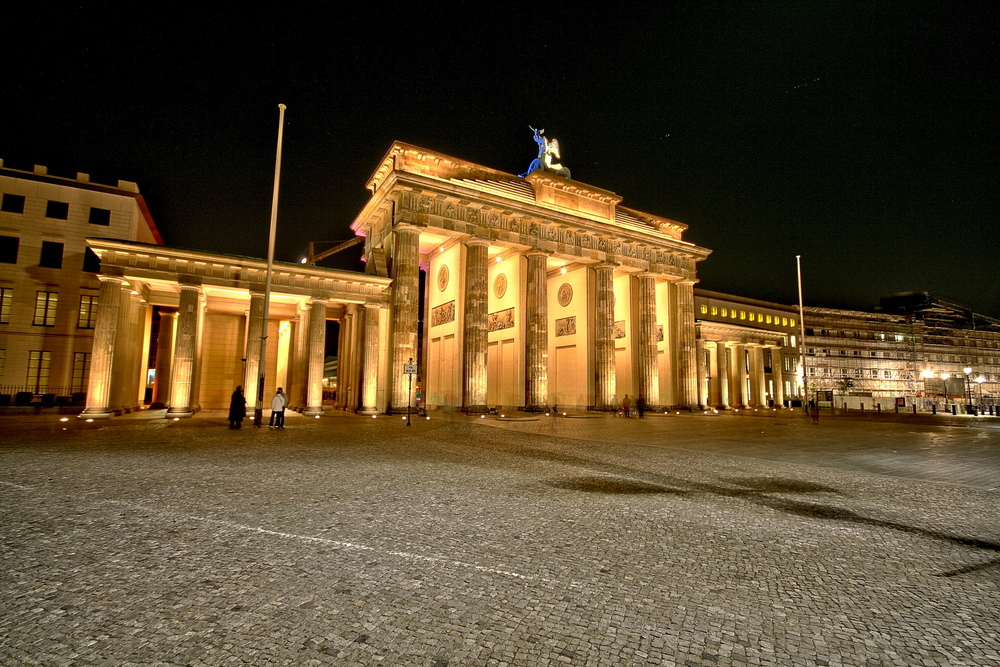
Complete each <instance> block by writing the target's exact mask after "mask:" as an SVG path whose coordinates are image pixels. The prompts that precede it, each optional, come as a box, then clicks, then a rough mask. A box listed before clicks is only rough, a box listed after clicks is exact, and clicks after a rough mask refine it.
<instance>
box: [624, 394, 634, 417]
mask: <svg viewBox="0 0 1000 667" xmlns="http://www.w3.org/2000/svg"><path fill="white" fill-rule="evenodd" d="M631 409H632V399H631V398H629V396H628V394H625V398H623V399H622V414H623V415H624V416H625V417H631V416H632V414H631V412H629V411H630V410H631Z"/></svg>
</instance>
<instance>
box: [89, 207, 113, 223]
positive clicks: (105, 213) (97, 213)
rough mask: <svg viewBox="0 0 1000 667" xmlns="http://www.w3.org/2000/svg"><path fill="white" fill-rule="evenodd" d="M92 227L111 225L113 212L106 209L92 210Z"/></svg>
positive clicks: (92, 208)
mask: <svg viewBox="0 0 1000 667" xmlns="http://www.w3.org/2000/svg"><path fill="white" fill-rule="evenodd" d="M88 222H90V224H92V225H104V226H105V227H107V226H108V225H110V224H111V211H109V210H108V209H106V208H95V207H91V209H90V220H88Z"/></svg>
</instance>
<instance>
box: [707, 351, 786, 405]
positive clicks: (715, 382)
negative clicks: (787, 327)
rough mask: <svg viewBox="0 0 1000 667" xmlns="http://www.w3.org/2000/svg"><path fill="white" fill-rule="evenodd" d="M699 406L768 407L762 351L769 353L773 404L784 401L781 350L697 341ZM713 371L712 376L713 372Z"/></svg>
mask: <svg viewBox="0 0 1000 667" xmlns="http://www.w3.org/2000/svg"><path fill="white" fill-rule="evenodd" d="M697 349H698V375H697V384H698V403H699V404H700V405H701V406H702V407H718V408H744V407H760V406H766V405H767V393H768V392H767V377H766V373H765V365H764V350H765V349H770V350H771V378H772V381H773V386H774V395H773V396H772V397H771V398H772V399H773V400H774V404H775V405H777V406H781V405H783V404H784V401H785V388H784V381H783V375H782V368H783V365H782V364H783V359H782V355H781V349H780V348H778V347H774V346H764V345H748V344H741V343H732V344H727V343H725V342H721V341H719V342H711V341H704V340H702V341H698V345H697ZM713 369H714V370H715V373H714V375H713V373H712V370H713Z"/></svg>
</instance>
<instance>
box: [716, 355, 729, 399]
mask: <svg viewBox="0 0 1000 667" xmlns="http://www.w3.org/2000/svg"><path fill="white" fill-rule="evenodd" d="M715 349H716V356H717V361H716V364H715V366H716V368H717V369H718V374H719V407H720V408H728V407H729V395H730V394H729V348H728V347H727V346H726V344H725V343H722V342H719V343H716V344H715Z"/></svg>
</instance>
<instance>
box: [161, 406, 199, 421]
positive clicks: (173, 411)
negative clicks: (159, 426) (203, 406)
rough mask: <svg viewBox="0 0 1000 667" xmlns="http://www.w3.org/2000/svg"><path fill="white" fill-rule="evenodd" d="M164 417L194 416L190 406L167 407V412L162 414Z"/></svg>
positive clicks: (188, 417) (186, 417)
mask: <svg viewBox="0 0 1000 667" xmlns="http://www.w3.org/2000/svg"><path fill="white" fill-rule="evenodd" d="M164 417H165V418H166V419H172V418H175V417H176V418H177V419H190V418H191V417H194V410H192V409H191V408H167V414H166V415H164Z"/></svg>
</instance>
